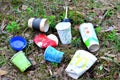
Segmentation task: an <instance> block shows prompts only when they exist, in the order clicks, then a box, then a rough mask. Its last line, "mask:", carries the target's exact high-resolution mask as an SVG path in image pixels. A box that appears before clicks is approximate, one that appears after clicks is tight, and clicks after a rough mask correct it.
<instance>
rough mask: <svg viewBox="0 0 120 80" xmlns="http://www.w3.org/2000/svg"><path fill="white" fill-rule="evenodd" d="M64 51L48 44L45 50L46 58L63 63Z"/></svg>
mask: <svg viewBox="0 0 120 80" xmlns="http://www.w3.org/2000/svg"><path fill="white" fill-rule="evenodd" d="M63 54H64V52H61V51H58V50H56V49H55V48H53V47H51V46H48V47H47V48H46V50H45V52H44V59H45V60H47V61H50V62H55V63H61V60H62V58H63Z"/></svg>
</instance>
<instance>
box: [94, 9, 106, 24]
mask: <svg viewBox="0 0 120 80" xmlns="http://www.w3.org/2000/svg"><path fill="white" fill-rule="evenodd" d="M107 14H108V10H107V11H106V12H105V14H104V15H103V17H102V18H101V19H100V20H99V22H98V24H97V25H96V26H99V25H101V23H102V21H103V19H104V18H105V16H106V15H107Z"/></svg>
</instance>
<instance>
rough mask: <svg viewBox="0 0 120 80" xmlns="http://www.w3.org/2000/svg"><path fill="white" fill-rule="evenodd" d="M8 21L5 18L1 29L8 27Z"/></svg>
mask: <svg viewBox="0 0 120 80" xmlns="http://www.w3.org/2000/svg"><path fill="white" fill-rule="evenodd" d="M7 23H8V20H6V19H4V20H3V21H2V24H1V30H2V31H3V30H4V29H5V27H6V24H7Z"/></svg>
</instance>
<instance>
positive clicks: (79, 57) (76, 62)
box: [65, 50, 97, 79]
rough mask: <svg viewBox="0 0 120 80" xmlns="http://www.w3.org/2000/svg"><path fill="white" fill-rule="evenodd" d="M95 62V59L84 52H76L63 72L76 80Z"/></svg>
mask: <svg viewBox="0 0 120 80" xmlns="http://www.w3.org/2000/svg"><path fill="white" fill-rule="evenodd" d="M96 60H97V58H96V57H95V56H94V55H93V54H91V53H89V52H87V51H85V50H77V51H76V52H75V54H74V56H73V58H72V60H71V61H70V63H69V65H68V66H67V68H66V69H65V71H66V73H67V74H68V76H70V77H72V78H73V79H78V78H79V77H80V76H81V75H82V74H83V73H84V72H86V71H87V70H88V69H89V68H90V67H91V66H92V65H93V64H94V63H95V61H96Z"/></svg>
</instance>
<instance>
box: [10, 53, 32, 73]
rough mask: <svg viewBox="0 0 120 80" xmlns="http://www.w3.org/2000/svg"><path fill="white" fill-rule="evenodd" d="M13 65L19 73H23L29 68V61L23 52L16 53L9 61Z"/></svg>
mask: <svg viewBox="0 0 120 80" xmlns="http://www.w3.org/2000/svg"><path fill="white" fill-rule="evenodd" d="M10 61H11V63H13V64H14V65H15V66H16V67H17V68H19V70H20V71H21V72H24V71H25V70H26V69H27V68H29V67H30V66H31V63H30V61H29V60H28V59H27V58H26V56H25V53H24V52H23V51H19V52H17V53H16V54H15V55H14V56H13V57H12V58H11V59H10Z"/></svg>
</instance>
